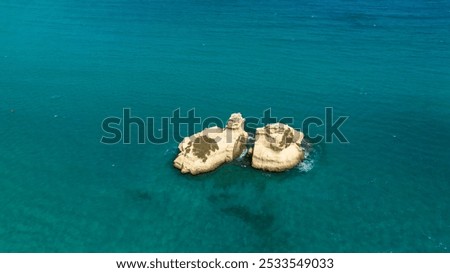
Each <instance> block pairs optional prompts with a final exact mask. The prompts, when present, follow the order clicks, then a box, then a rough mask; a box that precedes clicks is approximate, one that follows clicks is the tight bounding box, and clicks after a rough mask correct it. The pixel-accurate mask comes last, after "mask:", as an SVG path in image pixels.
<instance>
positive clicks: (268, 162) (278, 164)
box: [252, 123, 304, 172]
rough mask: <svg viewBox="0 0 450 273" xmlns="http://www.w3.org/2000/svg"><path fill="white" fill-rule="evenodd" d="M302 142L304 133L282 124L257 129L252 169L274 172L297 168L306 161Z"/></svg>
mask: <svg viewBox="0 0 450 273" xmlns="http://www.w3.org/2000/svg"><path fill="white" fill-rule="evenodd" d="M302 140H303V133H301V132H299V131H296V130H295V129H293V128H292V127H290V126H288V125H285V124H282V123H274V124H268V125H266V126H265V127H263V128H258V129H256V137H255V146H254V148H253V157H252V167H254V168H256V169H262V170H265V171H272V172H282V171H285V170H287V169H290V168H293V167H295V166H296V165H297V164H298V163H299V162H300V161H302V160H303V159H304V152H303V149H302V148H301V147H300V144H301V142H302Z"/></svg>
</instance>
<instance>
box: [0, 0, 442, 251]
mask: <svg viewBox="0 0 450 273" xmlns="http://www.w3.org/2000/svg"><path fill="white" fill-rule="evenodd" d="M449 26H450V3H449V2H448V1H425V0H411V1H384V0H383V1H375V0H373V1H344V0H329V1H293V0H283V1H255V0H250V1H187V0H186V1H146V0H131V1H130V0H127V1H125V0H99V1H85V0H82V1H70V0H63V1H48V0H46V1H25V0H22V1H12V0H11V1H10V0H4V1H2V2H1V3H0V121H1V122H0V251H2V252H450V165H449V162H450V148H449V145H448V143H447V142H448V140H449V139H450V122H449V120H450V27H449ZM328 106H330V107H333V108H334V114H335V115H345V116H349V119H348V121H347V122H346V123H345V124H344V125H343V126H342V127H341V129H342V131H343V133H344V134H345V136H346V137H347V138H348V140H349V141H350V143H349V144H340V143H339V142H337V141H335V142H334V143H333V144H325V143H321V144H318V145H316V146H315V147H314V150H313V153H312V154H311V157H310V158H309V160H308V162H307V163H308V164H303V165H301V166H299V168H296V169H293V170H291V171H289V172H286V173H282V174H270V173H264V172H260V171H256V170H253V169H251V168H250V167H246V165H245V162H239V161H237V162H234V163H231V164H228V165H225V166H223V167H222V168H220V169H219V170H217V171H215V172H212V173H209V174H206V175H201V176H197V177H192V176H190V175H181V174H180V173H179V171H177V170H175V169H174V168H173V167H172V161H173V159H174V157H175V155H176V152H177V143H176V142H175V141H173V140H172V141H171V142H170V143H167V144H164V145H152V144H149V143H147V144H146V145H138V144H136V143H135V141H134V143H133V144H130V145H123V144H118V145H103V144H101V143H100V138H101V137H102V135H104V134H103V132H102V130H101V127H100V124H101V122H102V120H103V119H104V118H105V117H108V116H120V115H121V112H122V108H124V107H129V108H131V110H132V113H133V115H135V116H140V117H147V116H152V117H157V118H159V117H165V116H170V115H171V113H172V111H173V110H175V109H177V108H180V109H181V110H182V113H185V112H186V111H187V110H189V109H191V108H195V109H196V113H197V115H198V116H201V117H207V116H218V117H220V118H221V119H223V120H226V118H227V117H228V116H229V115H230V113H232V112H237V111H240V112H242V114H243V115H244V116H260V115H261V114H262V112H263V110H265V109H267V108H270V107H271V108H272V112H273V114H274V115H276V116H278V117H295V119H296V122H297V121H298V122H297V123H299V122H300V121H301V120H303V119H304V118H305V117H308V116H318V117H323V116H324V108H325V107H328ZM297 125H298V124H297ZM185 134H186V132H185ZM134 140H136V139H134Z"/></svg>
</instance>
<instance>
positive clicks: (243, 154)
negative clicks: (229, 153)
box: [238, 148, 248, 160]
mask: <svg viewBox="0 0 450 273" xmlns="http://www.w3.org/2000/svg"><path fill="white" fill-rule="evenodd" d="M247 153H248V148H245V149H244V150H243V151H242V153H241V155H240V156H239V158H238V159H239V160H241V159H243V158H244V157H245V156H246V155H247Z"/></svg>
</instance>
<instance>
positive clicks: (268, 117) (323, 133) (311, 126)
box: [100, 107, 350, 145]
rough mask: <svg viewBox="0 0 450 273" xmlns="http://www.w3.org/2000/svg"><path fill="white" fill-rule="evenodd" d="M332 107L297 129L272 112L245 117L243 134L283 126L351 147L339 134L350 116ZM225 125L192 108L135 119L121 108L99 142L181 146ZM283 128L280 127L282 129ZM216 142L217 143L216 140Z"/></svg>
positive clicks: (310, 138)
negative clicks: (207, 129) (337, 111)
mask: <svg viewBox="0 0 450 273" xmlns="http://www.w3.org/2000/svg"><path fill="white" fill-rule="evenodd" d="M333 112H334V110H333V108H332V107H326V108H325V109H324V116H323V117H316V116H311V117H306V118H305V119H303V120H302V122H301V125H300V128H297V127H295V126H294V124H295V123H296V122H295V118H294V117H281V118H277V117H274V116H273V115H272V109H271V108H268V109H266V110H264V111H263V112H262V115H261V116H260V117H254V116H245V117H244V118H245V130H246V131H247V132H252V131H254V130H256V128H258V127H262V126H265V125H267V124H272V123H281V124H286V125H289V126H291V127H293V128H294V129H296V130H298V131H302V132H303V133H304V134H305V136H307V138H308V142H309V143H311V144H317V143H320V142H325V143H333V142H334V141H335V140H337V141H338V142H339V143H350V142H349V140H348V139H347V138H346V137H345V135H344V133H343V132H342V131H341V127H342V125H343V124H344V123H345V122H346V121H347V120H348V118H349V116H335V115H334V113H333ZM226 123H227V121H225V122H223V120H222V119H220V118H219V117H216V116H208V117H205V118H201V117H199V116H197V115H196V113H195V108H192V109H190V110H188V111H187V112H185V113H184V114H183V115H182V113H181V110H180V108H177V109H175V110H173V111H172V113H171V115H170V116H168V117H160V118H155V117H145V118H141V117H137V116H133V115H132V113H131V109H130V108H123V111H122V116H121V117H117V116H111V117H107V118H105V119H104V120H103V121H102V123H101V128H102V131H103V135H102V137H101V140H100V142H101V143H103V144H109V145H112V144H131V143H137V144H146V143H151V144H166V143H169V142H170V141H171V140H175V141H176V142H181V141H182V140H183V139H184V137H186V136H191V135H193V134H195V133H196V132H199V131H201V130H203V129H205V128H210V127H212V126H217V127H219V128H225V127H226ZM281 126H283V125H281ZM216 141H217V140H216Z"/></svg>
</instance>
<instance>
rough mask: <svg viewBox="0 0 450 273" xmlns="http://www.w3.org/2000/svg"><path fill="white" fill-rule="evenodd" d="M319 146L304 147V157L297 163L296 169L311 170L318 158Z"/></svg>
mask: <svg viewBox="0 0 450 273" xmlns="http://www.w3.org/2000/svg"><path fill="white" fill-rule="evenodd" d="M319 156H320V147H318V146H317V147H308V148H306V149H305V159H304V160H303V161H302V162H300V163H299V164H298V165H297V170H298V171H300V172H301V173H307V172H309V171H311V170H312V169H313V168H314V166H315V165H316V162H317V161H318V160H319Z"/></svg>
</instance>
